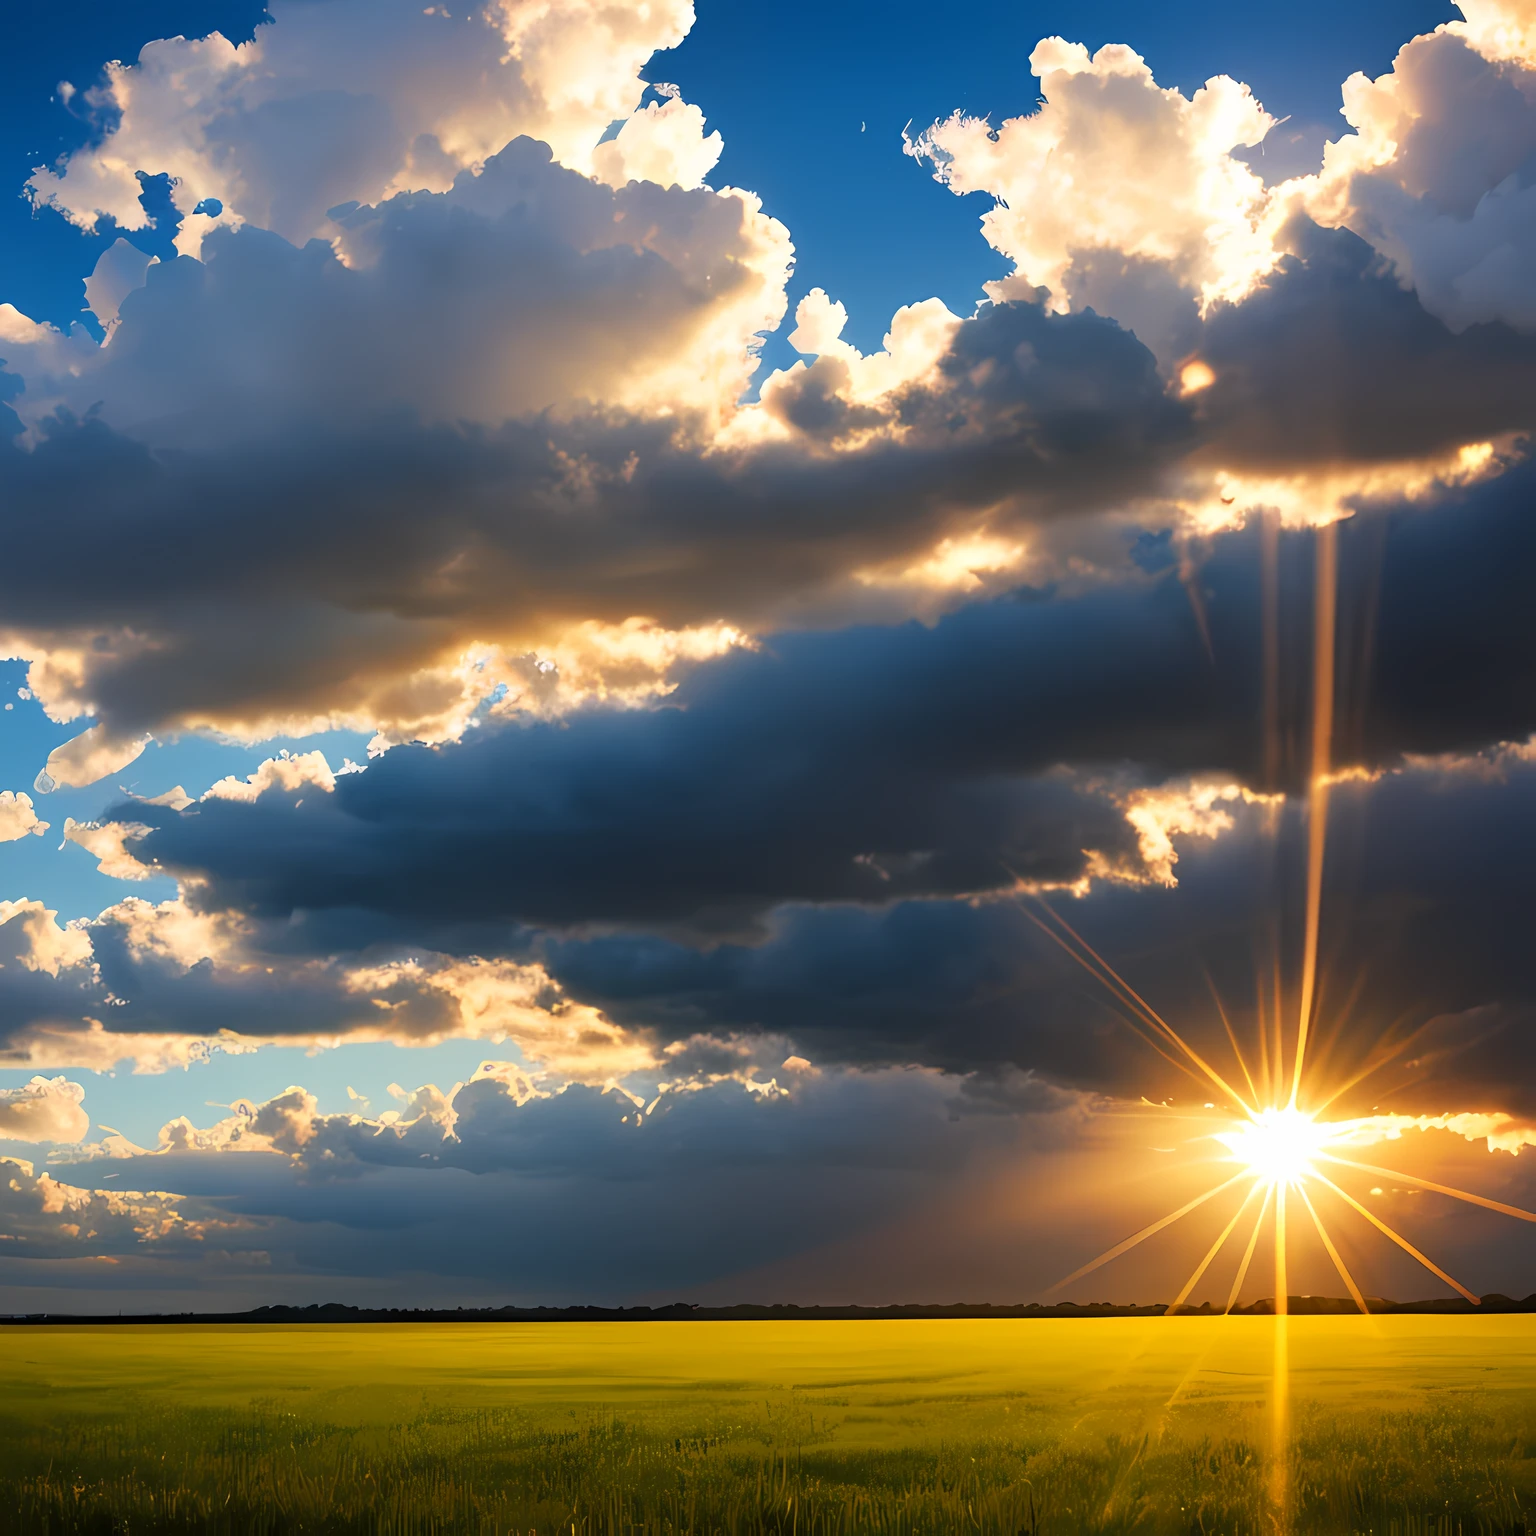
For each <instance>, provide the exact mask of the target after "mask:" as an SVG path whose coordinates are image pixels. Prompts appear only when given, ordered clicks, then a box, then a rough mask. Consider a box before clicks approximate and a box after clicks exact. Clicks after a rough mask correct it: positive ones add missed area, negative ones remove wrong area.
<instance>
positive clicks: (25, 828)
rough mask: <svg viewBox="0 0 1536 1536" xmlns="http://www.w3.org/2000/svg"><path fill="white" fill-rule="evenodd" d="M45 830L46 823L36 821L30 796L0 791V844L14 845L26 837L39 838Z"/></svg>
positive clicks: (46, 827) (35, 813) (46, 828)
mask: <svg viewBox="0 0 1536 1536" xmlns="http://www.w3.org/2000/svg"><path fill="white" fill-rule="evenodd" d="M47 830H48V823H47V822H46V821H39V820H38V819H37V812H36V811H35V810H33V808H32V797H31V796H30V795H24V794H19V793H16V792H15V791H13V790H9V789H7V790H0V843H14V842H16V841H17V839H19V838H23V837H27V836H32V837H41V836H42V835H43V833H44V832H46V831H47Z"/></svg>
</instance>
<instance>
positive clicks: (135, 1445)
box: [0, 1316, 1536, 1536]
mask: <svg viewBox="0 0 1536 1536" xmlns="http://www.w3.org/2000/svg"><path fill="white" fill-rule="evenodd" d="M1286 1326H1287V1330H1288V1347H1289V1358H1290V1381H1291V1414H1292V1425H1293V1429H1292V1434H1291V1437H1290V1452H1289V1476H1290V1494H1289V1505H1288V1511H1287V1514H1286V1518H1285V1521H1284V1526H1285V1527H1286V1528H1289V1529H1292V1530H1295V1531H1297V1532H1326V1533H1329V1536H1335V1533H1351V1532H1380V1533H1383V1536H1386V1533H1398V1536H1426V1533H1430V1532H1433V1533H1436V1536H1452V1533H1466V1536H1471V1533H1473V1532H1516V1531H1522V1532H1523V1531H1526V1530H1527V1528H1528V1526H1527V1520H1528V1516H1527V1513H1526V1512H1527V1511H1528V1510H1530V1509H1533V1508H1536V1318H1533V1317H1530V1316H1490V1317H1431V1316H1394V1317H1377V1318H1358V1317H1300V1318H1292V1319H1290V1320H1289V1321H1288V1323H1287V1325H1286ZM1273 1346H1274V1323H1273V1321H1272V1320H1271V1319H1268V1318H1259V1317H1253V1318H1247V1317H1245V1318H1225V1319H1212V1318H1174V1319H1161V1318H1105V1319H1095V1320H1024V1321H994V1320H986V1321H961V1320H946V1321H878V1322H853V1323H834V1322H784V1323H713V1322H684V1323H665V1322H656V1323H592V1324H585V1323H560V1324H507V1325H499V1324H465V1325H457V1324H426V1325H366V1324H364V1325H339V1326H334V1327H332V1326H324V1325H307V1326H295V1327H283V1326H277V1325H267V1326H258V1327H251V1326H246V1327H238V1326H231V1327H226V1326H162V1327H128V1326H123V1327H98V1328H88V1327H47V1328H10V1329H6V1330H5V1331H4V1332H3V1333H0V1530H3V1531H4V1532H6V1533H17V1536H31V1533H33V1532H39V1533H41V1532H48V1533H58V1536H64V1533H75V1532H91V1533H103V1536H105V1533H108V1532H112V1533H118V1532H121V1533H124V1536H128V1533H132V1536H150V1533H158V1532H165V1533H171V1532H209V1533H231V1536H233V1533H239V1536H244V1533H247V1532H250V1533H257V1532H259V1533H271V1536H286V1533H289V1532H314V1533H330V1532H358V1533H363V1532H367V1533H373V1532H387V1533H399V1536H407V1533H428V1532H432V1533H438V1532H441V1533H450V1532H452V1533H458V1532H465V1533H476V1536H479V1533H486V1536H490V1533H497V1536H508V1533H513V1532H520V1533H534V1532H537V1533H539V1536H545V1533H550V1536H553V1533H578V1536H597V1533H602V1536H619V1533H624V1536H630V1533H635V1536H638V1533H642V1532H644V1533H692V1532H699V1533H705V1532H719V1533H735V1532H754V1533H755V1532H775V1533H780V1532H782V1533H792V1536H801V1533H804V1536H818V1533H845V1536H853V1533H864V1532H890V1533H903V1536H905V1533H913V1536H915V1533H920V1532H950V1531H971V1532H999V1533H1006V1536H1019V1533H1031V1536H1034V1533H1058V1532H1061V1533H1065V1532H1074V1533H1076V1532H1148V1533H1153V1532H1156V1533H1161V1532H1170V1533H1171V1532H1179V1533H1184V1532H1200V1533H1218V1532H1221V1533H1232V1536H1236V1533H1246V1532H1266V1531H1273V1530H1275V1529H1276V1528H1277V1524H1276V1519H1275V1509H1274V1505H1273V1502H1272V1499H1271V1488H1272V1484H1271V1472H1272V1468H1271V1465H1270V1406H1269V1383H1270V1374H1271V1367H1272V1361H1273V1353H1272V1352H1273Z"/></svg>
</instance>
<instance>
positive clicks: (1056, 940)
mask: <svg viewBox="0 0 1536 1536" xmlns="http://www.w3.org/2000/svg"><path fill="white" fill-rule="evenodd" d="M1020 911H1022V912H1023V914H1024V916H1025V917H1027V918H1028V919H1029V920H1030V922H1032V923H1033V924H1034V925H1035V927H1036V928H1038V929H1039V930H1040V931H1041V933H1043V934H1044V935H1045V936H1046V937H1047V938H1048V939H1050V940H1051V942H1052V943H1053V944H1056V945H1058V946H1060V948H1062V949H1063V950H1065V951H1066V952H1067V954H1068V955H1070V956H1071V957H1072V958H1073V959H1074V960H1075V961H1077V963H1078V964H1079V965H1080V966H1082V968H1083V969H1084V970H1085V971H1087V972H1088V974H1089V975H1090V976H1092V977H1093V979H1094V980H1095V981H1097V982H1099V983H1100V985H1101V986H1103V987H1104V988H1105V989H1106V990H1107V991H1108V992H1109V994H1110V996H1111V997H1112V998H1115V1000H1116V1001H1117V1002H1120V999H1119V998H1118V997H1117V995H1116V993H1115V990H1114V988H1113V987H1112V986H1110V983H1109V981H1108V979H1107V978H1106V977H1104V976H1103V975H1102V974H1100V972H1099V971H1097V970H1096V969H1095V968H1094V967H1093V966H1092V965H1090V964H1089V963H1088V961H1087V960H1085V959H1084V958H1083V957H1082V956H1081V955H1080V954H1078V952H1077V951H1076V950H1075V949H1073V948H1072V946H1071V945H1070V944H1069V943H1067V941H1066V940H1065V939H1064V938H1062V936H1061V935H1060V934H1059V933H1056V932H1055V931H1054V930H1053V929H1051V928H1049V927H1048V926H1047V925H1046V924H1045V923H1042V922H1041V921H1040V919H1039V918H1038V917H1036V916H1035V914H1034V913H1033V912H1031V911H1030V910H1029V908H1028V907H1023V906H1021V907H1020ZM1125 1007H1126V1005H1125V1004H1124V1003H1123V1002H1120V1008H1121V1009H1122V1010H1123V1009H1124V1008H1125ZM1117 1011H1118V1010H1117ZM1120 1017H1121V1019H1122V1020H1123V1021H1124V1022H1125V1023H1126V1024H1127V1025H1128V1026H1129V1027H1130V1029H1131V1030H1132V1031H1133V1033H1134V1034H1135V1036H1136V1038H1137V1039H1138V1040H1140V1041H1142V1043H1143V1044H1145V1045H1149V1046H1151V1047H1152V1049H1153V1050H1154V1051H1156V1052H1157V1054H1158V1055H1159V1056H1161V1057H1162V1058H1163V1060H1164V1061H1166V1062H1167V1063H1168V1065H1169V1066H1171V1067H1176V1068H1177V1069H1178V1070H1179V1071H1180V1072H1182V1073H1183V1074H1184V1076H1185V1077H1187V1078H1188V1079H1189V1080H1190V1081H1191V1082H1193V1083H1199V1084H1200V1086H1201V1087H1202V1088H1203V1087H1204V1086H1205V1084H1204V1082H1203V1081H1202V1079H1201V1077H1200V1074H1199V1073H1197V1072H1194V1071H1192V1070H1191V1069H1190V1068H1189V1067H1188V1066H1187V1065H1186V1064H1185V1063H1184V1062H1182V1061H1180V1060H1179V1059H1178V1057H1177V1056H1174V1055H1172V1054H1171V1053H1170V1052H1168V1051H1166V1050H1164V1049H1163V1047H1162V1045H1161V1044H1160V1043H1159V1041H1158V1040H1157V1037H1156V1036H1155V1035H1153V1034H1151V1033H1150V1032H1149V1031H1148V1030H1147V1029H1146V1028H1145V1027H1144V1026H1143V1024H1142V1021H1141V1020H1140V1019H1139V1018H1136V1017H1134V1016H1129V1015H1128V1014H1127V1013H1126V1012H1124V1011H1121V1012H1120Z"/></svg>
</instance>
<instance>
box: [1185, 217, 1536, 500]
mask: <svg viewBox="0 0 1536 1536" xmlns="http://www.w3.org/2000/svg"><path fill="white" fill-rule="evenodd" d="M1286 243H1287V244H1288V245H1289V246H1290V248H1291V251H1292V254H1290V255H1287V256H1285V257H1283V258H1282V259H1281V262H1280V265H1279V267H1278V268H1277V270H1276V271H1275V272H1274V273H1272V274H1271V275H1270V276H1269V277H1268V278H1266V279H1265V280H1264V281H1263V282H1262V283H1261V284H1260V285H1259V286H1258V287H1257V288H1256V289H1255V291H1254V292H1253V293H1251V294H1250V295H1248V297H1246V298H1245V299H1244V300H1243V301H1242V302H1241V303H1238V304H1222V305H1218V306H1216V307H1215V308H1214V309H1213V311H1212V312H1211V314H1210V316H1209V318H1208V319H1207V320H1206V322H1205V324H1204V325H1203V326H1202V327H1200V329H1199V334H1198V337H1197V340H1196V342H1195V346H1194V347H1193V348H1192V350H1198V351H1199V354H1200V356H1201V357H1202V358H1203V359H1204V360H1205V361H1206V362H1207V363H1208V364H1209V365H1210V366H1211V367H1212V369H1213V370H1214V371H1215V374H1216V383H1215V384H1214V385H1213V386H1212V387H1211V388H1210V389H1209V390H1208V391H1207V392H1205V393H1204V394H1203V395H1201V396H1200V397H1199V401H1200V403H1199V407H1198V413H1199V417H1200V424H1201V435H1202V438H1203V441H1204V444H1205V445H1206V446H1205V447H1204V449H1203V451H1204V452H1206V453H1208V454H1210V455H1211V456H1212V458H1213V460H1214V461H1216V462H1220V463H1222V464H1225V465H1228V466H1232V467H1236V466H1243V467H1251V468H1260V469H1266V470H1271V471H1277V472H1280V473H1285V472H1289V471H1292V470H1294V469H1295V468H1296V466H1297V465H1299V464H1313V465H1317V466H1319V467H1321V466H1328V465H1345V464H1359V463H1369V462H1371V461H1373V460H1402V459H1411V458H1417V457H1420V456H1423V455H1428V454H1434V453H1441V452H1446V451H1448V450H1451V449H1454V448H1456V447H1458V446H1460V445H1461V444H1463V443H1468V442H1473V441H1476V440H1477V439H1479V438H1488V437H1495V436H1498V435H1499V434H1502V433H1507V432H1524V431H1528V430H1530V429H1531V428H1532V426H1533V425H1536V338H1532V337H1531V336H1528V335H1522V334H1520V333H1518V332H1516V331H1514V330H1512V329H1511V328H1510V327H1509V326H1507V325H1503V324H1480V325H1473V326H1469V327H1467V328H1466V329H1465V330H1462V331H1459V332H1457V331H1452V330H1450V329H1449V328H1448V327H1447V326H1446V325H1445V324H1444V322H1442V321H1440V320H1437V319H1435V318H1434V317H1433V316H1432V315H1430V314H1428V313H1427V312H1426V311H1425V310H1424V308H1423V307H1422V305H1421V304H1420V302H1419V299H1418V297H1417V295H1416V294H1415V293H1414V292H1413V291H1412V290H1411V289H1409V288H1405V287H1404V286H1403V284H1402V283H1401V282H1399V281H1398V279H1397V277H1396V275H1395V274H1394V273H1393V271H1392V269H1391V267H1390V266H1389V265H1388V264H1387V263H1386V262H1385V261H1384V260H1383V259H1382V258H1381V257H1380V256H1378V255H1377V254H1376V252H1375V251H1374V250H1372V249H1371V247H1370V246H1369V245H1367V244H1366V243H1365V241H1363V240H1361V239H1360V238H1359V237H1358V236H1356V235H1353V234H1350V233H1349V231H1347V230H1324V229H1319V228H1318V226H1317V225H1315V224H1313V223H1312V222H1311V221H1310V220H1309V219H1307V218H1305V217H1304V216H1298V218H1297V219H1296V220H1294V221H1293V223H1292V225H1291V226H1290V228H1289V230H1288V231H1287V240H1286Z"/></svg>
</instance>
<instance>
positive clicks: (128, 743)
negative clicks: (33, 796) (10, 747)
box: [37, 725, 151, 790]
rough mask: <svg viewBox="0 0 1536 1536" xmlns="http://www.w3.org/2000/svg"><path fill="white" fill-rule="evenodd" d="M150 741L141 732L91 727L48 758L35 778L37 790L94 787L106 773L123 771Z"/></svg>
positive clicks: (57, 748)
mask: <svg viewBox="0 0 1536 1536" xmlns="http://www.w3.org/2000/svg"><path fill="white" fill-rule="evenodd" d="M150 740H151V737H150V736H149V735H148V734H147V733H145V732H136V733H129V734H127V735H124V734H122V733H120V732H117V731H114V730H113V729H112V728H111V727H110V726H107V725H93V726H91V727H90V729H89V730H86V731H82V732H81V733H80V735H78V736H75V737H73V738H71V739H70V740H69V741H66V742H65V743H64V744H63V746H60V747H55V748H54V749H53V751H52V752H50V753H49V754H48V763H47V766H46V767H45V768H44V770H43V772H42V773H41V774H39V775H38V782H37V787H38V788H39V789H42V790H52V789H53V788H54V787H55V786H56V785H59V784H62V785H64V786H66V787H67V788H71V789H74V788H79V787H80V786H82V785H86V784H94V783H96V781H97V780H98V779H104V778H106V776H107V775H108V774H109V773H116V772H118V770H119V769H122V768H126V767H127V766H128V765H129V763H131V762H133V761H134V760H135V759H136V758H137V757H139V755H140V754H141V753H142V752H143V751H144V748H145V747H147V746H148V745H149V743H150Z"/></svg>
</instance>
